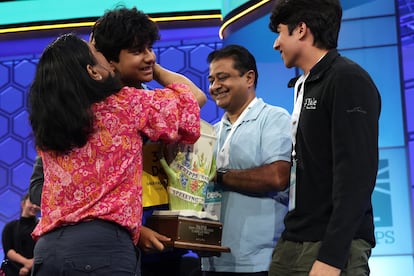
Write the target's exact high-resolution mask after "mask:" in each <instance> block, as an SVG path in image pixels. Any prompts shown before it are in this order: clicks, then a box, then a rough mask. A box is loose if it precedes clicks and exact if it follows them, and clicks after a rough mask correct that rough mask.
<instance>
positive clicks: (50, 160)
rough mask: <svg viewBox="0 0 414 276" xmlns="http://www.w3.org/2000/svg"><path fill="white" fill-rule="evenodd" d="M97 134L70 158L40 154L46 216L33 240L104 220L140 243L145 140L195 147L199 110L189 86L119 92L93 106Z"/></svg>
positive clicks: (43, 204) (35, 231)
mask: <svg viewBox="0 0 414 276" xmlns="http://www.w3.org/2000/svg"><path fill="white" fill-rule="evenodd" d="M92 108H93V111H94V114H95V123H94V124H95V125H94V128H95V132H94V134H92V136H91V137H90V139H89V141H88V143H87V144H86V145H85V146H83V147H82V148H76V149H74V150H72V151H71V152H70V153H68V154H66V155H59V156H56V155H55V154H53V153H50V152H40V155H41V156H42V159H43V166H44V176H45V181H44V185H43V190H42V206H41V208H42V210H41V213H42V217H41V219H40V222H39V223H38V225H37V227H36V228H35V230H34V231H33V234H32V235H33V238H34V239H38V238H39V237H40V236H42V235H43V234H45V233H47V232H49V231H52V230H54V229H56V228H58V227H60V226H63V225H68V224H75V223H77V222H79V221H87V220H91V219H103V220H108V221H112V222H116V223H118V224H120V225H122V226H124V227H125V228H126V229H128V230H129V231H130V233H131V236H132V239H133V241H134V243H137V242H138V239H139V233H140V229H141V217H142V199H141V195H142V186H141V176H142V136H141V134H144V135H146V136H148V137H149V138H150V139H151V140H162V141H164V142H181V143H194V142H195V141H196V140H197V139H198V138H199V136H200V108H199V106H198V104H197V102H196V100H195V98H194V97H193V95H192V93H191V92H190V91H189V88H188V87H187V86H186V85H183V84H172V85H170V86H168V87H167V88H165V89H156V90H154V91H151V90H138V89H135V88H129V87H124V88H123V89H122V90H121V91H120V92H118V93H117V94H115V95H112V96H110V97H108V98H107V99H105V100H104V101H102V102H100V103H97V104H94V105H93V107H92Z"/></svg>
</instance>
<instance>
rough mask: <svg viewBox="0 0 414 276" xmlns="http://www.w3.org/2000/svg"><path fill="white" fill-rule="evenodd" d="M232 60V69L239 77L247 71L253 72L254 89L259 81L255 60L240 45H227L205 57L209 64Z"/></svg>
mask: <svg viewBox="0 0 414 276" xmlns="http://www.w3.org/2000/svg"><path fill="white" fill-rule="evenodd" d="M228 57H230V58H232V59H233V61H234V64H233V67H234V69H236V70H237V71H239V72H240V76H242V75H243V74H244V73H246V72H247V71H249V70H253V71H254V74H255V80H254V87H255V88H256V86H257V80H258V79H259V73H258V71H257V65H256V59H255V58H254V56H253V55H252V54H251V53H250V52H249V50H247V49H246V48H244V47H243V46H240V45H227V46H225V47H223V48H221V49H219V50H215V51H213V52H211V53H210V54H209V55H208V56H207V62H208V63H211V62H212V61H214V60H219V59H222V58H228Z"/></svg>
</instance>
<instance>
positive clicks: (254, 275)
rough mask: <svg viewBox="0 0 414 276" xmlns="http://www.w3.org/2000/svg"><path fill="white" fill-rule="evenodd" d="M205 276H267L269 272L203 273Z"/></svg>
mask: <svg viewBox="0 0 414 276" xmlns="http://www.w3.org/2000/svg"><path fill="white" fill-rule="evenodd" d="M203 276H267V271H261V272H250V273H244V272H210V271H203Z"/></svg>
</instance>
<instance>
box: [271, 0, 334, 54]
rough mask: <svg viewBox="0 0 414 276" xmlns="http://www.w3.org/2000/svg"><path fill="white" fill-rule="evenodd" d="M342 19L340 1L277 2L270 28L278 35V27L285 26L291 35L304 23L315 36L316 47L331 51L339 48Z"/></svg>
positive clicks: (304, 0) (287, 0)
mask: <svg viewBox="0 0 414 276" xmlns="http://www.w3.org/2000/svg"><path fill="white" fill-rule="evenodd" d="M341 18H342V8H341V4H340V2H339V0H276V3H275V6H274V7H273V10H272V13H271V16H270V23H269V28H270V29H271V30H272V31H273V32H275V33H277V32H278V31H277V27H278V25H279V24H284V25H287V26H288V30H289V33H290V34H291V33H292V32H293V30H294V29H295V28H296V27H297V26H298V24H299V23H301V22H304V23H305V24H306V26H307V27H308V28H309V29H310V30H311V32H312V34H313V36H314V45H315V46H316V47H318V48H320V49H328V50H329V49H334V48H336V47H337V46H338V34H339V29H340V27H341Z"/></svg>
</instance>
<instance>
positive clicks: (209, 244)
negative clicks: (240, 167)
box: [147, 120, 230, 255]
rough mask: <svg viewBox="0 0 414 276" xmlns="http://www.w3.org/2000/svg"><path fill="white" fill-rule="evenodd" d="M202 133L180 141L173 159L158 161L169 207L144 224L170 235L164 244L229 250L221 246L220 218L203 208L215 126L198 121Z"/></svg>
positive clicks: (213, 168) (208, 251)
mask: <svg viewBox="0 0 414 276" xmlns="http://www.w3.org/2000/svg"><path fill="white" fill-rule="evenodd" d="M200 128H201V129H200V130H201V136H200V138H199V139H198V140H197V142H196V143H194V144H179V145H178V146H177V148H176V150H175V152H176V153H175V154H174V157H173V158H172V161H171V162H169V163H167V161H166V159H165V158H164V157H162V158H161V159H160V163H161V165H162V167H163V169H164V171H165V173H166V174H167V178H168V185H167V191H168V197H169V207H170V208H169V209H170V210H166V211H155V212H154V213H153V215H152V216H151V217H150V218H149V219H148V223H147V225H148V226H149V227H150V228H151V229H154V230H155V231H157V232H159V233H161V234H163V235H166V236H168V237H170V238H171V240H172V241H171V243H170V244H167V246H173V247H177V248H185V249H191V250H195V251H197V252H203V254H205V255H215V254H219V253H220V252H230V248H228V247H223V246H222V245H221V235H222V229H223V226H222V224H221V223H220V222H219V218H218V217H217V216H215V215H213V214H211V213H209V212H206V211H204V205H205V199H206V194H207V189H208V186H209V182H210V180H211V179H212V178H213V177H214V175H215V171H216V165H215V159H214V144H215V141H216V135H215V131H214V127H213V126H212V125H211V124H209V123H207V122H205V121H203V120H201V122H200Z"/></svg>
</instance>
